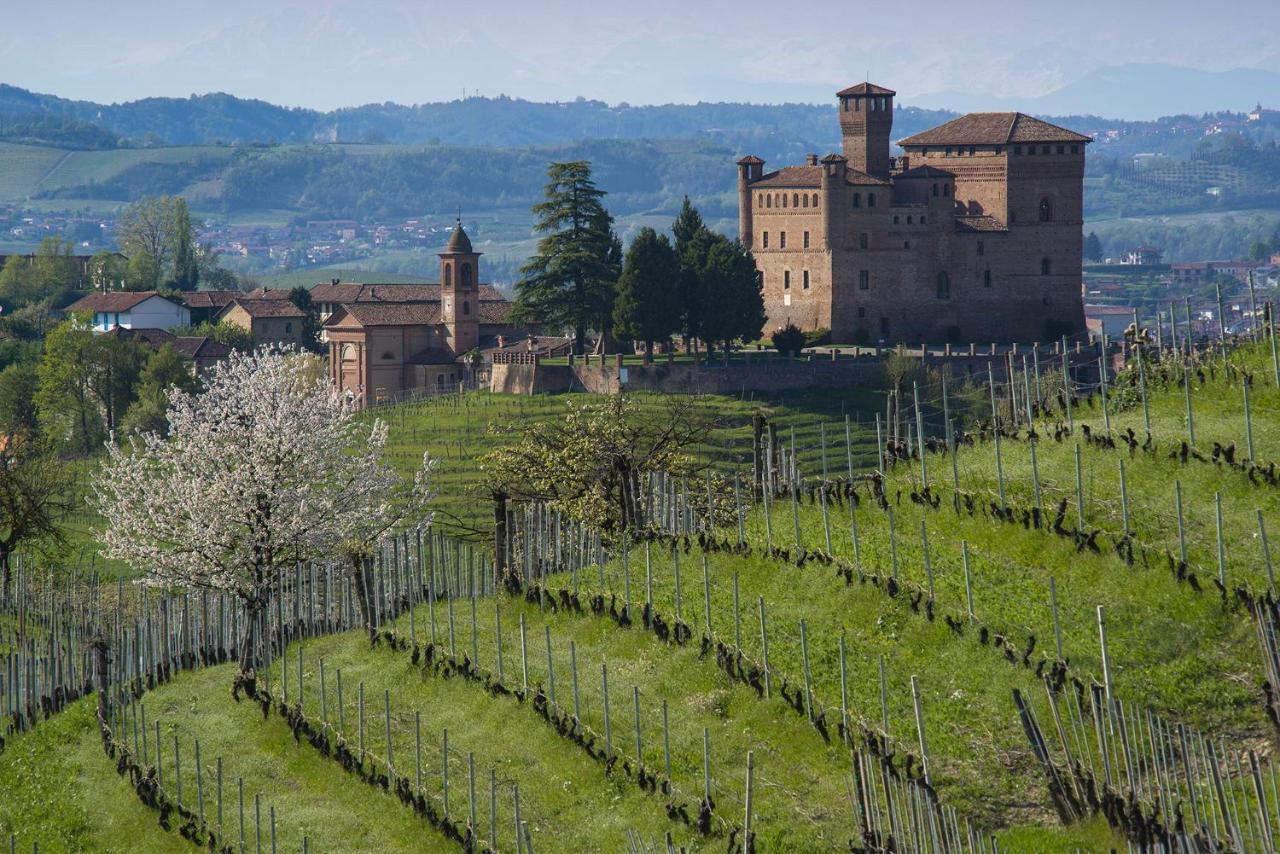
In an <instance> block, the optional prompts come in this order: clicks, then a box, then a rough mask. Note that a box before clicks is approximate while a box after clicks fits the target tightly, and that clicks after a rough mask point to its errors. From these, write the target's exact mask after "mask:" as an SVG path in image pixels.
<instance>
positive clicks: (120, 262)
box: [89, 249, 129, 290]
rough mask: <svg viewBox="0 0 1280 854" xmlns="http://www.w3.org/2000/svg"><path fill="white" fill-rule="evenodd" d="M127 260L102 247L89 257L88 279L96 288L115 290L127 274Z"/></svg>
mask: <svg viewBox="0 0 1280 854" xmlns="http://www.w3.org/2000/svg"><path fill="white" fill-rule="evenodd" d="M128 269H129V261H128V259H126V258H122V257H121V256H120V255H119V253H116V252H108V251H107V250H105V249H103V250H101V251H98V252H95V253H93V257H92V258H90V259H89V279H90V281H91V282H92V283H93V286H94V287H96V288H107V289H108V290H115V289H116V288H118V287H120V286H121V285H120V283H122V282H124V280H125V278H126V277H127V276H128Z"/></svg>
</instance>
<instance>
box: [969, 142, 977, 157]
mask: <svg viewBox="0 0 1280 854" xmlns="http://www.w3.org/2000/svg"><path fill="white" fill-rule="evenodd" d="M977 153H978V148H977V146H973V145H971V146H969V156H970V157H972V156H973V155H975V154H977Z"/></svg>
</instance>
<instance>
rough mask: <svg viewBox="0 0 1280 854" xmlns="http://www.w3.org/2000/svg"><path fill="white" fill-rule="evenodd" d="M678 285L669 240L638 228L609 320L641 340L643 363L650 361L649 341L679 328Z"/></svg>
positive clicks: (621, 331) (677, 269)
mask: <svg viewBox="0 0 1280 854" xmlns="http://www.w3.org/2000/svg"><path fill="white" fill-rule="evenodd" d="M679 287H680V262H679V260H678V259H677V258H676V253H675V250H674V249H673V248H672V246H671V241H670V240H668V239H667V236H666V235H665V234H658V233H657V232H656V231H654V230H653V229H652V228H649V227H647V226H646V227H645V228H642V229H640V232H639V234H637V235H636V237H635V239H634V240H632V241H631V246H630V247H628V248H627V257H626V260H625V261H624V262H623V265H622V276H621V277H620V278H619V279H618V297H617V299H616V300H615V301H614V304H613V321H614V326H615V328H616V329H617V332H618V334H619V335H621V336H624V337H626V338H630V339H632V340H636V341H643V342H644V360H645V364H648V363H650V362H652V361H653V342H654V341H658V340H663V339H666V338H668V337H670V335H671V333H673V332H675V331H676V330H678V329H679V328H680V291H679Z"/></svg>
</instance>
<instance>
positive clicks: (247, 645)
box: [231, 596, 265, 699]
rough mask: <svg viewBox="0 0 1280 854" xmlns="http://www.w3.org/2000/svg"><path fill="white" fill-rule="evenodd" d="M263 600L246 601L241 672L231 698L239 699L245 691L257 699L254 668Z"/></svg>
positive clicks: (233, 685) (242, 633) (238, 674)
mask: <svg viewBox="0 0 1280 854" xmlns="http://www.w3.org/2000/svg"><path fill="white" fill-rule="evenodd" d="M264 607H265V606H264V604H263V602H262V600H260V599H259V598H258V597H257V596H254V597H253V598H251V599H245V600H244V626H243V627H242V628H241V630H240V655H239V667H240V670H239V672H238V673H237V674H236V678H235V680H234V681H233V682H232V684H231V696H233V697H235V698H236V699H239V696H240V691H241V690H243V691H244V692H245V693H246V694H248V695H249V696H250V697H251V698H253V697H257V695H258V688H257V677H256V674H255V672H254V668H255V666H256V665H257V661H258V651H257V649H255V645H256V643H257V640H258V620H259V619H260V618H261V617H262V611H263V608H264Z"/></svg>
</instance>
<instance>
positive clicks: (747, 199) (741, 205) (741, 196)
mask: <svg viewBox="0 0 1280 854" xmlns="http://www.w3.org/2000/svg"><path fill="white" fill-rule="evenodd" d="M763 174H764V161H763V160H761V159H760V158H759V157H756V156H755V155H754V154H748V155H747V156H746V157H744V158H742V159H741V160H739V161H738V241H739V242H740V243H741V244H742V245H743V246H745V247H746V248H747V249H750V248H751V241H752V237H751V235H752V234H753V233H754V231H753V228H752V226H753V219H752V216H751V187H750V185H751V182H752V181H759V180H760V176H761V175H763Z"/></svg>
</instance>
